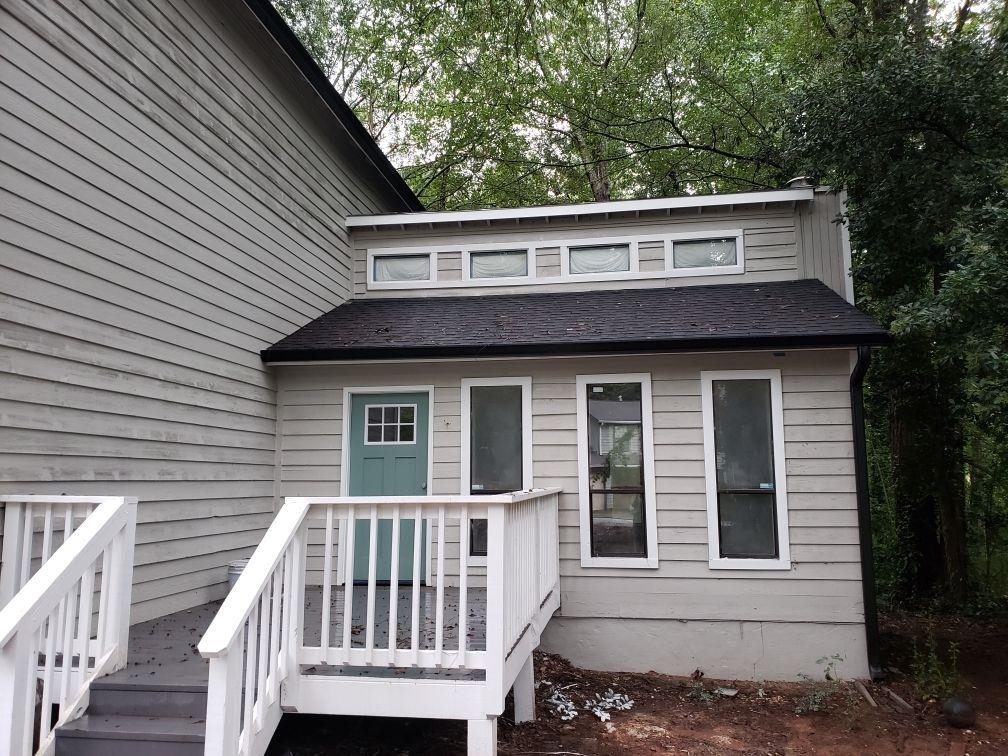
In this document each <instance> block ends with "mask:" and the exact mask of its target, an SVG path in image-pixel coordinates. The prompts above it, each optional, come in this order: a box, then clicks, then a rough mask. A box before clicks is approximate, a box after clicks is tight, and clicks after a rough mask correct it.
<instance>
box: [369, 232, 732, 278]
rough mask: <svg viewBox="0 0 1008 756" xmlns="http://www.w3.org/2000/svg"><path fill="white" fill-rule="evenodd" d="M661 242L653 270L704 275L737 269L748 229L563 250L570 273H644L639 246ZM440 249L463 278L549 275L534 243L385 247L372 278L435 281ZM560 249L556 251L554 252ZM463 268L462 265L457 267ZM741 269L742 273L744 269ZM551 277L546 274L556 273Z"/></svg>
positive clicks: (373, 262)
mask: <svg viewBox="0 0 1008 756" xmlns="http://www.w3.org/2000/svg"><path fill="white" fill-rule="evenodd" d="M645 244H647V245H661V246H662V247H663V249H664V252H663V253H662V257H663V258H664V259H665V269H664V271H661V270H654V271H650V272H649V273H647V275H652V276H653V275H661V274H662V273H663V272H664V273H666V274H672V273H675V272H676V271H689V272H692V273H693V274H696V275H701V274H703V273H704V272H705V271H710V272H736V269H739V268H740V267H741V266H742V232H741V231H735V232H730V233H724V234H718V233H715V234H712V235H710V236H697V237H691V238H678V235H677V236H676V237H675V238H672V237H656V238H654V239H640V240H636V239H635V240H633V241H622V240H620V241H616V242H613V243H610V242H607V241H605V240H600V241H599V242H597V243H583V244H582V243H577V244H569V245H568V244H563V243H562V242H558V243H557V246H558V247H559V248H560V250H561V257H562V260H563V262H562V266H563V270H564V271H565V273H564V274H562V275H561V277H564V275H566V276H569V277H571V278H576V277H578V276H587V275H591V276H606V275H619V274H623V275H628V274H635V273H638V270H637V268H638V262H637V250H638V247H639V246H640V245H645ZM438 254H446V255H451V256H453V257H454V256H457V257H458V258H460V262H461V266H462V271H461V272H462V280H468V281H486V280H493V279H500V280H501V281H502V283H506V282H508V280H509V279H510V280H511V282H515V283H518V282H521V281H522V280H527V279H535V278H543V276H539V275H537V272H536V270H535V267H536V266H535V264H534V257H535V256H534V254H533V250H532V249H531V248H501V249H473V250H458V249H455V250H452V251H445V252H441V253H439V252H437V251H433V250H432V251H425V250H423V251H404V252H398V251H387V252H386V251H383V252H373V253H372V254H370V255H369V260H370V262H369V265H370V269H369V283H373V284H376V285H379V286H381V285H388V284H393V285H394V284H409V283H414V284H417V285H422V284H423V283H424V282H429V283H435V282H438V281H439V276H438V263H437V260H438ZM554 254H555V253H554ZM456 269H457V268H456ZM737 272H741V270H738V271H737ZM555 277H556V276H547V277H546V278H555Z"/></svg>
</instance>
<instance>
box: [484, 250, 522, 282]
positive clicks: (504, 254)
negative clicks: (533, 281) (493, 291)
mask: <svg viewBox="0 0 1008 756" xmlns="http://www.w3.org/2000/svg"><path fill="white" fill-rule="evenodd" d="M527 275H528V252H526V251H525V250H523V249H506V250H500V251H497V250H494V251H492V252H470V253H469V277H470V278H517V277H523V276H527Z"/></svg>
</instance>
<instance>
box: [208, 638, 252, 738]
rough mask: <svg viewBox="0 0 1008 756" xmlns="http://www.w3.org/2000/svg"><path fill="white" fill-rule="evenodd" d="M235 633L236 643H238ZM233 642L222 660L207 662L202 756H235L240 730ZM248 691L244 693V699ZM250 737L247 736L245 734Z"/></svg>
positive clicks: (237, 652)
mask: <svg viewBox="0 0 1008 756" xmlns="http://www.w3.org/2000/svg"><path fill="white" fill-rule="evenodd" d="M241 638H242V633H241V632H239V633H238V636H237V639H238V640H241ZM238 640H236V641H235V642H234V643H232V644H231V646H230V647H229V648H228V651H227V653H226V654H224V655H223V656H218V657H215V658H213V659H211V660H210V680H209V684H208V687H207V700H208V701H211V702H215V705H211V706H208V707H207V718H206V736H205V745H204V751H203V753H204V755H205V756H235V754H237V753H238V733H239V732H240V730H241V721H240V720H241V696H242V652H241V647H240V645H239V643H238ZM251 693H252V691H247V692H246V695H248V694H251ZM249 735H250V736H251V733H250V734H249Z"/></svg>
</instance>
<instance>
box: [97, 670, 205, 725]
mask: <svg viewBox="0 0 1008 756" xmlns="http://www.w3.org/2000/svg"><path fill="white" fill-rule="evenodd" d="M206 706H207V688H206V685H198V684H196V685H185V684H178V683H142V682H133V681H129V680H113V679H110V678H107V677H106V678H103V679H101V680H95V681H94V682H93V683H91V700H90V703H89V704H88V709H87V713H88V714H96V715H106V716H107V715H114V714H119V715H124V716H149V717H158V716H160V717H192V718H195V719H202V718H203V717H204V716H205V715H206Z"/></svg>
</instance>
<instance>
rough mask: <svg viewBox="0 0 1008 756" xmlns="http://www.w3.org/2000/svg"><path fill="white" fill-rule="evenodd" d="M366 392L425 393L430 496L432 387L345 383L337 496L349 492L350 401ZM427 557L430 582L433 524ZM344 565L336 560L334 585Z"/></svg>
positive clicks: (342, 578) (342, 579) (342, 540)
mask: <svg viewBox="0 0 1008 756" xmlns="http://www.w3.org/2000/svg"><path fill="white" fill-rule="evenodd" d="M367 394H427V495H428V496H431V495H432V489H433V486H434V386H433V385H430V384H427V385H420V386H344V387H343V421H342V430H341V432H340V433H341V435H340V496H349V495H350V474H349V473H350V444H349V442H348V439H349V438H350V416H351V415H352V414H353V406H352V401H353V397H354V396H360V395H367ZM426 530H427V537H426V540H427V546H426V548H427V559H426V563H425V565H424V583H426V584H427V585H430V583H431V571H432V563H433V562H432V558H431V549H432V546H433V540H432V531H433V527H432V526H430V525H428V526H427V528H426ZM338 544H339V545H338V547H337V548H338V549H339V551H338V552H337V554H342V553H343V551H344V549H345V548H346V532H345V529H344V528H340V532H339V541H338ZM345 573H346V568H345V567H344V560H343V559H337V560H336V584H337V585H344V584H345V583H346V574H345Z"/></svg>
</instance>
